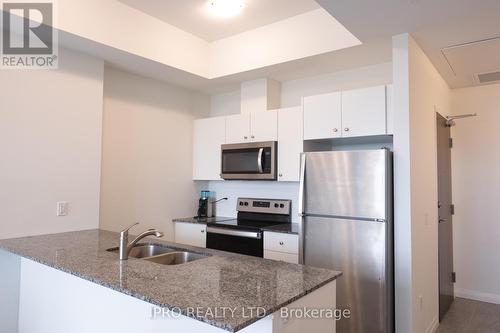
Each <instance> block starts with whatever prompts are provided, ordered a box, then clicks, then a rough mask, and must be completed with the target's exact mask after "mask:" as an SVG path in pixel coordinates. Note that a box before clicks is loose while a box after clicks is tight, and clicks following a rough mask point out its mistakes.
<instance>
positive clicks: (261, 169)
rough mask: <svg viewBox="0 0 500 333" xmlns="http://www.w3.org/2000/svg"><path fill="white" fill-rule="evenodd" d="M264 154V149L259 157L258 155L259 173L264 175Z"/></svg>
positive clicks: (260, 151)
mask: <svg viewBox="0 0 500 333" xmlns="http://www.w3.org/2000/svg"><path fill="white" fill-rule="evenodd" d="M263 154H264V148H260V149H259V155H257V166H258V167H259V173H263V172H264V171H263V169H264V168H263V167H262V155H263Z"/></svg>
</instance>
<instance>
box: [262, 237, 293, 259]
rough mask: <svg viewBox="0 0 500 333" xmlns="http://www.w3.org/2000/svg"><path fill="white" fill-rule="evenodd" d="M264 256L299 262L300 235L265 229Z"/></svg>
mask: <svg viewBox="0 0 500 333" xmlns="http://www.w3.org/2000/svg"><path fill="white" fill-rule="evenodd" d="M264 258H266V259H272V260H279V261H285V262H289V263H292V264H298V263H299V236H298V235H295V234H285V233H279V232H271V231H264Z"/></svg>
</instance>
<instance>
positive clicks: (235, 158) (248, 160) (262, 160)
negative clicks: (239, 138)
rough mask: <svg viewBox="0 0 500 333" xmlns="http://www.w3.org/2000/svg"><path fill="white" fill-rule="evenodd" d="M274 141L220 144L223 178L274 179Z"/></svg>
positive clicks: (275, 157) (275, 145)
mask: <svg viewBox="0 0 500 333" xmlns="http://www.w3.org/2000/svg"><path fill="white" fill-rule="evenodd" d="M276 147H277V144H276V142H275V141H268V142H252V143H238V144H229V145H222V147H221V158H222V160H221V177H222V178H223V179H242V180H276V164H277V163H276V159H277V154H276V152H277V148H276Z"/></svg>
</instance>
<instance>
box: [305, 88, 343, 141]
mask: <svg viewBox="0 0 500 333" xmlns="http://www.w3.org/2000/svg"><path fill="white" fill-rule="evenodd" d="M303 106H304V140H311V139H326V138H338V137H340V136H341V135H342V103H341V93H340V92H334V93H329V94H323V95H316V96H308V97H304V99H303Z"/></svg>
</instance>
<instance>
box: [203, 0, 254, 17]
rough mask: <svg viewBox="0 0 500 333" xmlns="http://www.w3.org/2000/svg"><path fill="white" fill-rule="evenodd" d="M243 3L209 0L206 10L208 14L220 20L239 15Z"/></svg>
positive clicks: (240, 0)
mask: <svg viewBox="0 0 500 333" xmlns="http://www.w3.org/2000/svg"><path fill="white" fill-rule="evenodd" d="M244 6H245V1H243V0H210V1H208V9H209V10H210V12H211V13H212V14H213V15H215V16H217V17H220V18H230V17H233V16H236V15H238V14H240V13H241V11H242V10H243V7H244Z"/></svg>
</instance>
